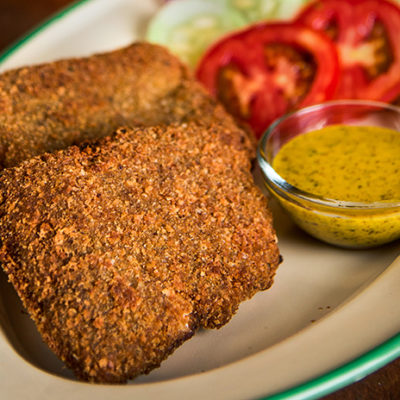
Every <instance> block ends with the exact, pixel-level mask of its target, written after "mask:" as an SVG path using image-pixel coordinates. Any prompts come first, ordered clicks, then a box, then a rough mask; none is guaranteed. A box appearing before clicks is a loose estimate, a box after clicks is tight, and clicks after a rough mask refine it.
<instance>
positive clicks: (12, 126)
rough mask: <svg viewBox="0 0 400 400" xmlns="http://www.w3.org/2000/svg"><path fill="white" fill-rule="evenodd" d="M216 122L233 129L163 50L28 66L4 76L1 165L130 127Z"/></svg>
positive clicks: (0, 81) (142, 47) (134, 48)
mask: <svg viewBox="0 0 400 400" xmlns="http://www.w3.org/2000/svg"><path fill="white" fill-rule="evenodd" d="M215 118H217V119H222V120H224V121H225V123H227V124H228V123H229V124H231V126H232V127H233V123H232V121H231V119H230V117H228V116H227V115H226V113H225V112H224V111H223V109H222V108H221V106H218V105H217V104H216V102H215V101H214V100H212V99H211V98H210V97H209V96H207V94H206V93H205V91H204V90H203V89H202V88H201V87H200V85H199V84H198V83H196V82H195V81H194V80H193V79H192V77H191V75H190V74H189V72H188V70H187V69H186V67H184V66H183V65H182V64H181V63H180V62H179V61H178V60H177V58H175V57H174V56H172V55H171V54H170V53H168V51H167V50H165V49H163V48H162V47H160V46H157V45H152V44H149V43H134V44H132V45H131V46H129V47H126V48H123V49H119V50H116V51H113V52H110V53H105V54H99V55H94V56H91V57H87V58H77V59H68V60H60V61H56V62H52V63H47V64H42V65H37V66H28V67H23V68H19V69H15V70H11V71H7V72H5V73H3V74H1V75H0V167H3V168H4V167H10V166H15V165H17V164H18V163H19V162H21V161H23V160H26V159H29V158H31V157H32V156H35V155H39V154H42V153H45V152H51V151H54V150H57V149H63V148H66V147H67V146H69V145H71V144H77V143H81V142H82V141H84V140H87V139H97V138H100V137H103V136H105V135H107V134H109V133H110V132H112V131H113V130H115V129H117V128H118V127H120V126H123V125H133V126H137V125H147V126H149V125H157V124H164V123H171V122H182V121H191V120H192V121H198V122H199V123H204V124H209V123H211V122H213V121H214V120H215ZM250 138H251V136H250ZM246 140H247V141H249V138H247V139H246ZM251 145H252V144H251V143H250V142H249V146H251ZM249 148H250V147H249Z"/></svg>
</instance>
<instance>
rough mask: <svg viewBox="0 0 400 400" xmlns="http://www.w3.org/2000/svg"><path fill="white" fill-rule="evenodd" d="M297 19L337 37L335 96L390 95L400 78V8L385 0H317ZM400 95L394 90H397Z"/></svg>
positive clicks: (380, 97) (390, 97) (378, 97)
mask: <svg viewBox="0 0 400 400" xmlns="http://www.w3.org/2000/svg"><path fill="white" fill-rule="evenodd" d="M297 21H298V22H300V23H303V24H305V25H307V26H309V27H311V28H313V29H316V30H319V31H323V32H325V33H327V34H328V36H330V38H331V39H332V40H333V41H334V42H335V43H336V46H337V50H338V54H339V61H340V68H341V73H340V74H341V78H340V81H339V85H338V90H337V93H336V95H335V97H336V98H360V99H369V100H383V101H388V102H390V101H392V100H393V98H394V97H397V96H396V94H395V93H392V92H393V91H392V90H391V89H392V88H393V87H394V86H395V85H396V84H397V83H398V82H400V33H399V32H400V8H399V7H398V6H397V5H395V4H394V3H391V2H389V1H386V0H317V1H315V2H314V3H311V4H310V5H309V6H308V7H306V8H305V9H304V10H303V11H302V12H301V13H300V15H299V16H298V18H297ZM397 95H398V93H397Z"/></svg>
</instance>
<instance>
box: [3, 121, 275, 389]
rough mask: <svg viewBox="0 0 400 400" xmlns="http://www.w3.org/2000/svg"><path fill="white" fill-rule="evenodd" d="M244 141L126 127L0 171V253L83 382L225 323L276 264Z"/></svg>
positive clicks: (202, 132) (146, 361)
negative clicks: (200, 329) (94, 139)
mask: <svg viewBox="0 0 400 400" xmlns="http://www.w3.org/2000/svg"><path fill="white" fill-rule="evenodd" d="M250 168H251V166H250V161H249V157H248V149H247V148H246V146H245V144H244V143H243V138H241V137H240V136H239V135H232V134H231V131H230V129H228V128H226V127H225V126H224V125H223V124H217V123H215V124H214V125H212V126H211V127H209V128H207V129H205V128H204V126H199V125H197V124H194V123H189V124H181V125H179V124H178V125H171V126H159V127H148V128H140V127H137V128H134V129H130V128H124V129H120V130H119V131H118V132H117V133H115V134H114V135H111V136H108V137H105V138H103V139H100V140H99V141H98V142H96V143H92V144H85V145H82V146H81V147H75V146H73V147H70V148H68V149H66V150H61V151H57V152H54V153H52V154H45V155H41V156H38V157H35V158H32V159H30V160H28V161H25V162H23V163H21V164H20V165H19V166H17V167H14V168H9V169H5V170H3V171H2V172H1V174H0V244H1V249H0V261H1V263H2V266H3V268H4V270H5V271H6V272H7V274H8V276H9V279H10V281H11V282H12V283H13V285H14V287H15V289H16V290H17V292H18V294H19V296H20V297H21V299H22V301H23V304H24V305H25V307H26V308H27V310H28V311H29V313H30V315H31V316H32V318H33V320H34V321H35V323H36V325H37V327H38V330H39V331H40V333H41V335H42V337H43V339H44V341H45V342H46V343H47V344H48V345H49V347H50V348H51V349H52V350H53V351H54V352H55V353H56V354H57V355H58V356H59V357H60V358H61V359H62V360H63V361H64V362H65V363H66V365H67V366H68V367H70V368H71V369H72V370H73V371H74V372H75V374H76V376H77V377H78V378H80V379H82V380H87V381H94V382H113V383H117V382H125V381H126V380H128V379H132V378H134V377H135V376H137V375H138V374H142V373H148V372H149V371H150V370H152V369H153V368H155V367H157V366H159V364H160V363H161V361H162V360H164V359H165V358H166V357H167V356H168V355H169V354H170V353H172V352H173V350H174V349H175V348H176V347H177V346H178V345H179V344H181V343H182V342H183V341H184V340H186V339H188V338H189V337H191V336H192V335H193V334H194V332H195V331H196V329H198V328H200V327H206V328H215V327H217V328H218V327H221V326H222V325H224V324H225V323H226V322H228V321H229V320H230V319H231V317H232V315H233V314H234V313H235V311H236V310H237V308H238V306H239V303H240V302H241V301H243V300H245V299H248V298H250V297H252V296H253V295H254V294H255V293H256V292H257V291H260V290H265V289H267V288H269V287H270V285H271V284H272V282H273V277H274V274H275V271H276V268H277V267H278V264H279V263H280V255H279V251H278V248H277V244H276V236H275V233H274V230H273V228H272V225H271V215H270V212H269V211H268V208H267V201H266V199H265V197H264V196H263V195H262V194H261V192H260V191H259V189H258V188H257V187H256V186H255V185H254V183H253V178H252V175H251V172H250Z"/></svg>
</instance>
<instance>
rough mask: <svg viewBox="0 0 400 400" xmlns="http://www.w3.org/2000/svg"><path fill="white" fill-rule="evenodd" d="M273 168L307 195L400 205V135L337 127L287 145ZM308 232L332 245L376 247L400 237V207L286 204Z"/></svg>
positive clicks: (360, 128)
mask: <svg viewBox="0 0 400 400" xmlns="http://www.w3.org/2000/svg"><path fill="white" fill-rule="evenodd" d="M273 167H274V169H275V170H276V171H277V172H278V174H279V175H280V176H281V177H282V178H284V179H285V180H286V181H287V182H288V183H290V184H291V185H293V186H295V187H297V188H298V189H301V190H303V191H305V192H309V193H312V194H314V195H319V196H321V197H324V198H328V199H335V200H342V201H350V202H364V203H369V202H380V201H388V202H392V203H396V202H399V201H400V133H399V132H397V131H395V130H392V129H388V128H381V127H370V126H345V125H334V126H329V127H325V128H323V129H320V130H316V131H312V132H308V133H305V134H302V135H299V136H297V137H295V138H294V139H292V140H291V141H289V142H288V143H286V144H285V145H284V146H283V147H282V148H281V150H280V151H279V152H278V154H277V155H276V157H275V159H274V160H273ZM281 202H282V204H283V206H284V207H286V208H287V209H288V210H289V211H290V212H291V214H292V216H293V218H294V220H295V221H296V222H297V223H298V224H299V225H300V226H301V227H302V228H303V229H305V230H306V231H308V232H309V233H311V234H312V235H314V236H316V237H319V238H321V239H323V240H325V241H328V242H330V243H334V244H338V245H341V246H350V247H368V246H375V245H378V244H381V243H385V242H388V241H391V240H394V239H396V238H398V237H399V236H400V208H399V207H397V208H396V207H395V208H390V209H369V210H365V211H360V210H354V211H352V210H351V209H350V210H349V209H347V210H345V211H343V210H341V211H338V215H334V214H332V211H331V210H330V211H329V210H327V209H323V207H322V208H321V209H320V208H319V207H318V205H316V206H315V209H310V206H309V204H308V205H307V207H304V208H303V207H300V206H299V205H293V204H291V203H289V202H288V201H286V200H285V199H281Z"/></svg>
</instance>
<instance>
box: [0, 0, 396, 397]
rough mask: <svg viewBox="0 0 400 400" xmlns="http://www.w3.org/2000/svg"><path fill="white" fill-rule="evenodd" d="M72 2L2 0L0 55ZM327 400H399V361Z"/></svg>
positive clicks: (64, 0) (0, 1)
mask: <svg viewBox="0 0 400 400" xmlns="http://www.w3.org/2000/svg"><path fill="white" fill-rule="evenodd" d="M110 1H112V0H110ZM143 1H146V0H143ZM71 2H72V1H71V0H0V51H2V50H4V48H6V47H7V46H8V45H10V44H11V43H12V42H14V41H15V40H17V39H18V38H19V37H20V36H21V35H23V34H24V33H26V31H28V30H30V29H32V28H33V27H34V26H36V25H37V24H39V23H40V22H41V21H42V20H43V19H45V18H47V17H49V16H50V15H51V14H53V13H55V12H57V11H58V10H60V9H61V8H63V7H65V6H66V5H68V4H70V3H71ZM399 28H400V27H399ZM324 400H400V358H399V359H397V360H395V361H394V362H392V363H391V364H389V365H387V366H386V367H384V368H382V369H381V370H379V371H377V372H375V373H374V374H372V375H370V376H368V377H367V378H365V379H363V380H362V381H360V382H357V383H355V384H353V385H351V386H348V387H346V388H344V389H342V390H340V391H338V392H336V393H333V394H331V395H329V396H326V397H325V398H324Z"/></svg>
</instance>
